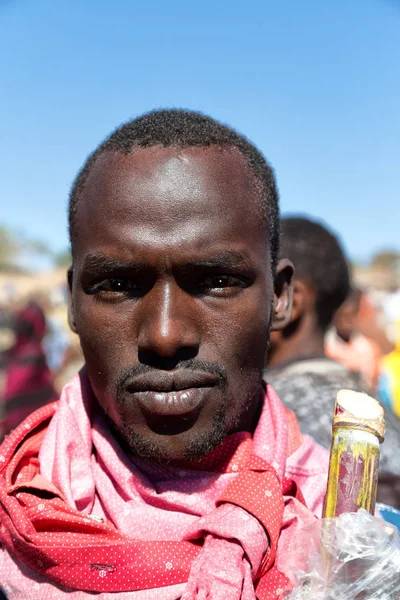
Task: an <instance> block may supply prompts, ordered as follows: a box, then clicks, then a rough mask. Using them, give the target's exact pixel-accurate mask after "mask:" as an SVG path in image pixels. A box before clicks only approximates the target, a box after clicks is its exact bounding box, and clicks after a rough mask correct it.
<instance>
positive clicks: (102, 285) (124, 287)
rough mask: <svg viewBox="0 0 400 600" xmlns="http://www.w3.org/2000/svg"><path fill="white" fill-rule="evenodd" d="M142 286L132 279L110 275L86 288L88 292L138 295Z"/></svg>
mask: <svg viewBox="0 0 400 600" xmlns="http://www.w3.org/2000/svg"><path fill="white" fill-rule="evenodd" d="M142 290H143V286H142V285H140V283H138V282H137V281H135V280H134V279H128V278H126V279H125V278H119V277H110V278H109V279H104V280H103V281H101V282H99V283H96V284H95V285H94V286H93V287H92V288H90V289H89V290H88V293H89V294H92V295H94V294H126V295H138V294H140V292H142Z"/></svg>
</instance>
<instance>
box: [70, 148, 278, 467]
mask: <svg viewBox="0 0 400 600" xmlns="http://www.w3.org/2000/svg"><path fill="white" fill-rule="evenodd" d="M259 202H260V201H259V198H258V197H257V191H256V189H255V185H254V176H253V175H252V172H251V170H250V169H249V168H248V166H247V164H246V161H245V159H244V158H243V157H242V155H241V154H240V153H239V152H238V151H236V150H233V149H232V150H220V149H217V148H208V149H204V148H189V149H185V150H179V149H174V148H161V147H153V148H148V149H137V150H135V151H134V152H132V153H130V154H128V155H123V154H121V153H112V154H111V153H106V154H103V155H101V156H100V157H99V159H98V160H97V161H96V163H95V165H94V166H93V168H92V171H91V174H90V176H89V179H88V181H87V184H86V187H85V189H84V191H83V193H82V195H81V198H80V202H79V205H78V212H77V224H76V229H75V233H76V237H75V241H74V266H73V283H72V294H71V314H72V318H71V320H72V322H73V328H74V329H75V330H76V331H77V332H78V333H79V336H80V341H81V345H82V349H83V352H84V356H85V360H86V365H87V371H88V376H89V379H90V382H91V385H92V388H93V391H94V393H95V396H96V398H97V400H98V402H99V403H100V405H101V406H102V407H103V409H104V411H105V412H106V413H107V415H108V417H109V418H110V420H111V421H112V422H113V424H114V425H115V428H116V430H117V431H118V432H119V434H120V435H121V436H122V438H123V439H124V440H125V441H126V442H127V443H128V445H129V446H130V448H131V449H132V451H133V452H134V453H136V454H138V455H139V456H142V457H144V458H149V459H152V460H162V461H165V460H171V459H180V458H188V459H194V458H198V457H200V456H202V455H205V454H207V453H208V452H209V451H210V450H212V449H213V448H214V447H216V446H217V445H218V444H219V443H220V442H221V441H222V439H223V438H224V437H225V436H226V435H227V434H228V433H229V432H231V431H235V430H242V429H249V430H250V429H251V427H252V426H253V424H254V420H255V419H257V416H258V411H259V408H260V400H261V393H262V383H261V382H262V369H263V365H264V359H265V355H266V349H267V342H268V331H269V325H270V321H271V309H272V302H273V277H272V273H271V267H270V254H269V241H268V235H267V228H266V226H265V224H264V225H263V224H262V221H261V219H260V217H259Z"/></svg>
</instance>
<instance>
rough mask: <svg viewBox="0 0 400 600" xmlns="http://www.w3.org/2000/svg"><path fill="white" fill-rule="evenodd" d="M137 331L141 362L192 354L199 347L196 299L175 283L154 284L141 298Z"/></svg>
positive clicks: (172, 362)
mask: <svg viewBox="0 0 400 600" xmlns="http://www.w3.org/2000/svg"><path fill="white" fill-rule="evenodd" d="M141 302H142V307H141V308H142V310H141V314H140V321H141V322H140V327H139V335H138V351H139V358H140V360H142V361H143V362H147V363H149V362H154V361H156V362H159V361H160V360H161V361H163V363H164V368H168V366H167V365H170V366H169V368H173V367H174V365H175V364H176V363H177V362H180V361H182V360H189V359H190V358H194V357H195V356H196V355H197V353H198V350H199V345H200V339H199V326H198V318H196V315H195V312H196V310H195V307H194V306H193V303H194V302H195V300H194V299H193V298H191V297H190V295H188V294H186V293H185V292H184V291H183V290H182V289H181V288H180V287H179V286H178V285H177V284H176V283H174V282H172V283H171V282H169V283H166V284H161V283H159V284H156V285H155V286H154V288H153V289H152V290H151V292H149V293H148V294H146V296H145V297H144V298H142V300H141Z"/></svg>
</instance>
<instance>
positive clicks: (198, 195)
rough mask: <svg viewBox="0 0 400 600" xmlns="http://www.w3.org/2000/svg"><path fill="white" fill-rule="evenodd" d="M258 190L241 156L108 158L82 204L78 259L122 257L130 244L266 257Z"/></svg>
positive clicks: (209, 152) (148, 153)
mask: <svg viewBox="0 0 400 600" xmlns="http://www.w3.org/2000/svg"><path fill="white" fill-rule="evenodd" d="M259 188H260V185H259V184H258V182H257V180H256V178H255V176H254V174H253V172H252V170H251V169H250V167H249V166H248V164H247V161H246V159H245V157H244V156H243V155H242V154H241V153H240V152H239V151H238V150H237V149H221V148H216V147H211V148H188V149H176V148H162V147H158V146H156V147H152V148H138V149H136V150H134V151H133V152H131V153H129V154H122V153H120V152H112V153H111V152H104V153H103V154H102V155H100V157H99V158H98V159H97V160H96V162H95V164H94V165H93V166H92V169H91V172H90V175H89V177H88V179H87V182H86V184H85V187H84V189H83V191H82V193H81V197H80V199H79V203H78V209H77V215H76V217H77V218H76V235H75V240H76V241H75V242H74V246H75V248H74V251H75V250H77V251H78V253H79V252H80V251H86V250H87V251H93V248H92V247H90V248H89V246H97V247H99V246H101V247H102V250H105V249H109V250H110V249H113V250H114V249H116V248H117V246H118V245H119V249H122V246H124V247H125V246H126V243H127V242H128V241H129V244H130V245H135V246H137V245H138V244H140V245H141V248H142V249H143V248H144V246H146V245H151V247H152V248H156V247H158V249H159V250H163V251H165V250H166V249H169V248H173V247H174V246H179V247H180V248H181V250H182V249H183V248H185V250H186V251H191V252H192V251H196V250H198V251H199V252H201V251H202V250H203V249H204V248H207V247H209V245H210V243H212V244H213V245H215V244H218V243H222V244H224V243H225V244H228V245H229V244H234V245H235V246H238V247H239V246H242V247H243V249H245V250H247V251H249V249H250V248H253V250H255V251H258V252H261V253H263V254H264V255H265V253H267V254H268V253H269V241H268V228H267V227H266V224H265V223H264V219H263V218H262V217H261V216H260V215H261V198H260V191H259ZM256 246H257V250H256ZM235 249H237V248H235ZM126 250H127V252H129V251H130V250H129V247H126ZM264 258H265V256H264Z"/></svg>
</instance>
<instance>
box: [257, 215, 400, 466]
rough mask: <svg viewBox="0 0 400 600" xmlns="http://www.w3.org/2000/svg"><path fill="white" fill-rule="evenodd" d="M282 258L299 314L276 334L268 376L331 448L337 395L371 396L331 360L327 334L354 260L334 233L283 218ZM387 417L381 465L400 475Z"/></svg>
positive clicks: (396, 438)
mask: <svg viewBox="0 0 400 600" xmlns="http://www.w3.org/2000/svg"><path fill="white" fill-rule="evenodd" d="M280 254H281V256H287V257H289V258H290V260H291V261H292V262H293V263H294V265H295V278H294V294H293V313H292V318H291V321H290V323H289V324H288V325H286V326H285V327H284V328H283V329H281V330H280V331H276V332H274V333H273V334H272V335H271V346H270V351H269V354H268V360H267V363H268V366H267V370H266V374H265V377H266V380H267V381H268V383H270V384H271V385H272V386H273V388H274V389H275V390H276V392H277V393H278V396H279V397H280V398H281V400H282V402H284V404H285V405H286V406H287V408H289V409H290V410H293V411H295V413H296V416H297V418H298V421H299V423H300V429H301V431H302V432H303V433H306V434H308V435H310V436H311V437H312V438H313V439H314V440H316V441H317V442H318V443H319V444H321V445H322V446H324V447H325V448H329V446H330V442H331V437H332V416H333V405H334V401H335V398H336V394H337V392H338V391H339V390H340V389H343V388H347V389H352V390H355V391H359V392H363V391H366V392H369V390H368V389H367V388H366V387H365V385H364V384H363V382H362V380H361V377H360V375H359V374H358V373H355V372H351V371H349V370H348V369H347V368H346V367H345V366H343V365H342V364H340V363H338V362H336V361H335V360H332V359H330V358H327V357H326V356H325V336H326V332H327V331H328V329H329V327H330V326H331V323H332V321H333V319H334V316H335V314H336V312H337V310H338V309H339V307H340V306H341V305H342V304H343V302H345V300H346V299H347V298H348V296H349V294H350V291H351V286H350V273H349V267H348V262H347V260H346V257H345V254H344V252H343V249H342V247H341V245H340V243H339V241H338V239H337V238H336V236H335V235H334V234H333V233H331V232H330V231H328V229H327V228H326V227H324V226H323V225H321V224H320V223H317V222H315V221H312V220H309V219H306V218H301V217H288V218H284V219H282V221H281V248H280ZM385 418H386V440H385V443H384V444H383V446H382V456H381V467H382V469H383V470H385V471H389V472H391V473H396V474H400V458H399V457H400V426H399V423H398V421H397V420H396V418H395V417H394V416H393V415H392V414H390V411H386V414H385Z"/></svg>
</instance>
